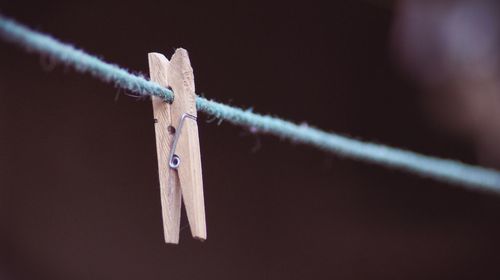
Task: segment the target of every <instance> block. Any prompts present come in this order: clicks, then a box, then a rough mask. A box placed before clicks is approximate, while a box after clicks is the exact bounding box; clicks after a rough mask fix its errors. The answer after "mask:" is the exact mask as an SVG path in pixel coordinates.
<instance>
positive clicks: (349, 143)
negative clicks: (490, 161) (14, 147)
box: [0, 15, 500, 194]
mask: <svg viewBox="0 0 500 280" xmlns="http://www.w3.org/2000/svg"><path fill="white" fill-rule="evenodd" d="M0 37H1V38H2V39H3V40H5V41H7V42H11V43H13V44H16V45H18V46H21V47H24V48H25V49H27V50H28V51H30V52H37V53H40V54H42V55H46V56H49V57H50V58H52V59H53V60H55V61H58V62H60V63H63V64H66V65H69V66H71V67H73V68H74V69H75V70H77V71H79V72H82V73H89V74H90V75H92V76H94V77H96V78H98V79H101V80H103V81H105V82H112V83H114V84H115V85H116V86H118V87H121V88H124V89H127V90H130V91H132V92H135V93H138V94H140V95H155V96H159V97H163V98H165V99H166V100H167V101H172V100H173V93H172V92H171V91H170V90H168V89H166V88H163V87H161V86H159V85H158V84H156V83H153V82H151V81H148V80H146V79H145V78H144V77H141V76H136V75H133V74H131V73H130V72H128V71H127V70H125V69H123V68H120V67H118V66H116V65H113V64H109V63H106V62H104V61H102V60H100V59H98V58H96V57H94V56H91V55H89V54H87V53H85V52H83V51H81V50H78V49H76V48H74V47H72V46H70V45H67V44H64V43H62V42H60V41H58V40H56V39H54V38H52V37H50V36H48V35H45V34H41V33H39V32H36V31H33V30H31V29H29V28H28V27H25V26H23V25H21V24H19V23H16V22H15V21H13V20H10V19H8V18H5V17H4V16H2V15H0ZM196 107H197V108H198V110H199V111H202V112H204V113H206V114H208V115H211V116H215V117H216V118H219V119H224V120H227V121H229V122H231V123H233V124H236V125H241V126H246V127H252V128H254V129H256V130H257V131H259V132H261V133H268V134H272V135H276V136H279V137H281V138H286V139H289V140H292V141H294V142H299V143H304V144H307V145H311V146H314V147H317V148H320V149H322V150H325V151H328V152H333V153H336V154H340V155H343V156H346V157H350V158H354V159H359V160H363V161H367V162H372V163H377V164H381V165H384V166H388V167H393V168H397V169H402V170H406V171H409V172H412V173H415V174H418V175H421V176H424V177H430V178H434V179H438V180H441V181H446V182H450V183H456V184H459V185H462V186H464V187H467V188H470V189H478V190H482V191H489V192H495V193H497V194H500V172H498V171H495V170H492V169H486V168H483V167H477V166H473V165H469V164H465V163H462V162H458V161H454V160H447V159H440V158H435V157H430V156H425V155H420V154H417V153H414V152H410V151H405V150H401V149H397V148H392V147H388V146H384V145H379V144H373V143H368V142H362V141H359V140H355V139H351V138H347V137H344V136H341V135H338V134H335V133H328V132H325V131H322V130H320V129H316V128H313V127H310V126H303V125H297V124H294V123H292V122H289V121H285V120H282V119H279V118H275V117H271V116H265V115H259V114H256V113H253V112H250V111H245V110H242V109H240V108H234V107H230V106H228V105H224V104H221V103H218V102H215V101H212V100H208V99H205V98H203V97H199V96H198V97H197V98H196Z"/></svg>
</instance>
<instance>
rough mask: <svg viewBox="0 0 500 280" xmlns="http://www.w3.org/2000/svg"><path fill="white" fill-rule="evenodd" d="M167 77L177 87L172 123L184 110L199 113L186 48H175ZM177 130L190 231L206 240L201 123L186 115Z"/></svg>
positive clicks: (177, 151)
mask: <svg viewBox="0 0 500 280" xmlns="http://www.w3.org/2000/svg"><path fill="white" fill-rule="evenodd" d="M168 77H169V80H168V82H169V85H170V86H171V87H172V89H173V91H174V102H173V103H172V105H171V106H170V108H171V116H172V123H173V124H176V125H177V124H178V123H179V120H180V118H181V116H182V115H183V114H184V113H189V114H191V115H193V116H196V103H195V99H196V94H195V86H194V75H193V68H192V67H191V62H190V60H189V56H188V53H187V51H186V50H185V49H181V48H179V49H177V50H176V51H175V53H174V55H173V56H172V58H171V61H170V66H169V68H168ZM176 128H177V127H176ZM177 133H181V135H180V137H179V141H178V144H177V148H176V154H177V155H178V156H179V157H180V158H181V164H180V166H179V168H178V169H177V170H178V174H179V180H180V184H181V189H182V197H183V201H184V204H185V205H186V213H187V216H188V220H189V225H190V227H191V234H192V235H193V237H194V238H197V239H200V240H205V239H206V238H207V230H206V222H205V202H204V196H203V179H202V170H201V154H200V141H199V137H198V124H197V122H196V121H194V120H191V119H186V120H185V122H184V125H183V127H182V131H177Z"/></svg>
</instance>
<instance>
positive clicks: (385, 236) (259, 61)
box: [0, 0, 500, 280]
mask: <svg viewBox="0 0 500 280" xmlns="http://www.w3.org/2000/svg"><path fill="white" fill-rule="evenodd" d="M497 3H498V1H495V0H469V1H464V0H439V1H438V0H427V1H422V0H405V1H377V0H371V1H368V0H356V1H322V2H321V1H319V2H316V1H286V2H282V3H278V2H270V1H266V2H264V1H263V2H259V1H238V2H237V1H203V2H202V1H199V2H194V1H167V0H165V1H149V0H143V1H128V0H122V1H62V0H54V1H24V0H15V1H14V0H0V12H1V13H3V14H4V15H7V16H10V17H12V18H14V19H16V20H18V21H20V22H23V23H25V24H27V25H29V26H31V27H33V28H35V29H37V30H40V31H43V32H47V33H50V34H52V35H54V36H55V37H57V38H60V39H61V40H62V41H64V42H70V43H72V44H74V45H75V46H78V47H80V48H83V49H84V50H86V51H88V52H90V53H91V54H96V55H97V56H99V57H102V58H104V59H105V60H106V61H109V62H113V63H116V64H119V65H121V66H123V67H126V68H128V69H131V70H132V71H133V72H134V73H142V74H144V75H146V76H147V75H148V63H147V53H148V52H151V51H156V52H162V53H164V54H165V55H166V56H167V57H170V56H171V55H172V53H173V51H174V49H175V48H177V47H184V48H186V49H187V50H188V51H189V54H190V58H191V62H192V64H193V68H194V73H195V81H196V88H197V92H198V94H201V95H204V96H206V97H208V98H211V99H215V100H218V101H221V102H224V103H227V104H232V105H235V106H240V107H244V108H253V110H254V111H256V112H260V113H269V114H272V115H276V116H280V117H283V118H286V119H290V120H293V121H295V122H298V123H307V124H310V125H314V126H317V127H320V128H322V129H325V130H329V131H334V132H338V133H341V134H343V135H348V136H353V137H356V138H359V139H364V140H369V141H374V142H379V143H385V144H389V145H392V146H397V147H401V148H405V149H411V150H414V151H417V152H420V153H424V154H429V155H435V156H440V157H448V158H455V159H459V160H461V161H464V162H467V163H472V164H480V165H483V166H487V167H492V168H500V149H499V148H498V145H497V143H498V142H499V141H500V128H499V127H500V110H498V107H499V105H500V64H499V62H500V58H499V54H500V9H499V8H500V7H499V4H497ZM129 95H130V93H128V92H125V91H122V90H119V89H117V88H115V87H113V86H112V85H109V84H105V83H102V82H100V81H98V80H96V79H94V78H91V77H89V76H88V75H81V74H78V73H75V71H73V70H71V69H69V68H67V67H65V66H60V65H56V64H54V63H53V62H52V61H50V59H47V58H44V57H38V56H36V55H27V54H26V53H25V52H24V51H23V50H21V49H18V48H17V47H15V46H12V45H8V44H6V43H4V42H0V131H1V132H0V146H1V147H2V148H0V279H6V280H11V279H13V280H16V279H51V280H57V279H61V280H62V279H82V280H83V279H123V280H125V279H148V280H149V279H151V280H153V279H220V280H222V279H252V280H254V279H498V278H499V277H500V266H499V265H498V264H499V263H500V256H499V253H498V251H499V249H500V240H499V238H498V236H500V224H499V222H498V221H499V220H500V198H499V197H496V196H492V195H487V194H482V193H475V192H471V191H467V190H464V189H461V188H460V187H457V186H454V185H449V184H445V183H439V182H435V181H433V180H428V179H424V178H419V177H416V176H414V175H408V174H406V173H402V172H399V171H394V170H390V169H385V168H381V167H379V166H375V165H370V164H365V163H359V162H356V161H352V160H349V159H344V158H341V157H338V156H336V155H332V154H327V153H324V152H322V151H318V150H316V149H314V148H311V147H308V146H302V145H296V144H293V143H289V142H287V141H283V140H280V139H278V138H275V137H270V136H266V135H255V134H253V133H252V132H251V131H249V130H247V129H243V128H239V127H235V126H232V125H230V124H227V123H225V122H218V121H217V120H215V121H214V120H212V119H211V118H210V117H209V116H206V115H203V114H200V117H199V121H198V125H199V129H200V141H201V149H202V161H203V163H202V164H203V174H204V187H205V203H206V213H207V223H208V240H207V241H206V242H203V243H201V242H199V241H196V240H193V239H192V238H191V237H190V232H189V226H188V223H187V219H186V218H185V216H184V217H183V218H182V222H181V223H182V231H181V241H180V244H179V245H177V246H173V245H166V244H164V241H163V229H162V220H161V209H160V193H159V183H158V177H157V171H156V170H157V162H156V151H155V137H154V128H153V117H152V108H151V102H150V101H149V100H147V99H144V98H135V97H131V96H129Z"/></svg>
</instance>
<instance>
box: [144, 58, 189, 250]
mask: <svg viewBox="0 0 500 280" xmlns="http://www.w3.org/2000/svg"><path fill="white" fill-rule="evenodd" d="M148 61H149V72H150V77H151V80H152V81H154V82H156V83H158V84H159V85H161V86H164V87H168V69H169V64H170V62H169V61H168V59H167V58H166V57H165V56H164V55H162V54H159V53H149V54H148ZM152 101H153V115H154V119H155V135H156V153H157V157H158V174H159V181H160V196H161V207H162V216H163V230H164V235H165V242H166V243H173V244H177V243H179V229H180V220H181V189H180V183H179V177H178V176H177V171H176V170H174V169H171V168H170V166H169V165H168V161H169V158H168V156H169V152H170V149H171V147H172V142H173V138H174V135H173V134H171V133H170V132H169V129H168V127H169V126H170V124H171V123H172V117H171V113H170V104H168V103H167V102H165V101H164V100H163V99H162V98H159V97H152Z"/></svg>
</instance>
